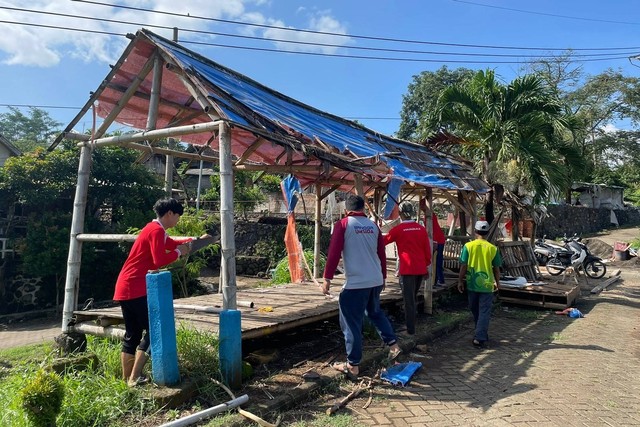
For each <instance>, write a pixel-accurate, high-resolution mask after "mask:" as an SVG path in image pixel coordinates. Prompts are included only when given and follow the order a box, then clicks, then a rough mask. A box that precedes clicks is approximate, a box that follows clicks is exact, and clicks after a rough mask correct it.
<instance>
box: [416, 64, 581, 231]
mask: <svg viewBox="0 0 640 427" xmlns="http://www.w3.org/2000/svg"><path fill="white" fill-rule="evenodd" d="M427 123H429V124H428V126H430V127H431V129H441V128H447V129H448V130H449V131H451V132H453V133H455V134H456V135H457V136H459V137H461V138H463V139H464V140H465V141H467V142H468V144H465V145H463V146H462V148H461V151H462V154H464V155H465V156H466V157H467V158H471V159H476V160H478V166H479V168H478V169H479V170H478V172H479V173H480V176H482V178H484V179H485V180H486V181H487V182H488V183H489V184H490V185H492V187H493V188H494V190H495V189H496V187H497V186H499V185H505V187H509V189H510V190H511V192H512V193H515V194H516V195H519V196H524V195H525V194H528V193H533V201H534V203H537V202H540V201H541V200H543V199H545V198H547V197H548V195H549V194H550V192H551V191H557V190H559V189H561V188H564V187H566V186H567V185H568V184H569V183H570V180H569V178H570V174H569V173H568V170H569V169H567V164H566V162H569V163H571V164H573V163H574V162H576V161H578V160H579V159H580V158H579V156H576V155H575V154H576V152H575V150H573V148H572V146H571V140H572V138H571V135H572V132H573V131H574V130H575V129H576V124H575V122H574V121H573V120H572V118H571V117H570V115H568V113H567V110H566V109H565V108H564V106H563V105H562V103H561V102H560V101H559V99H558V98H557V96H556V95H555V94H554V93H553V91H552V90H551V89H550V88H549V87H548V86H546V85H545V84H544V83H543V81H542V80H541V79H540V78H538V77H536V76H534V75H525V76H522V77H518V78H516V79H515V80H513V81H512V82H511V83H510V84H508V85H504V84H502V83H500V82H499V81H498V80H497V79H496V76H495V73H494V72H493V71H491V70H487V71H478V72H477V73H476V74H475V75H474V76H473V78H472V79H470V80H468V81H467V82H465V83H463V84H461V85H454V86H451V87H449V88H447V89H445V90H444V91H443V92H442V94H441V95H440V97H439V98H438V108H437V110H436V116H435V117H432V118H431V120H429V121H428V122H427ZM493 193H494V191H491V192H490V193H489V194H488V197H487V199H486V204H485V214H486V218H487V221H490V222H491V221H493V218H494V213H493Z"/></svg>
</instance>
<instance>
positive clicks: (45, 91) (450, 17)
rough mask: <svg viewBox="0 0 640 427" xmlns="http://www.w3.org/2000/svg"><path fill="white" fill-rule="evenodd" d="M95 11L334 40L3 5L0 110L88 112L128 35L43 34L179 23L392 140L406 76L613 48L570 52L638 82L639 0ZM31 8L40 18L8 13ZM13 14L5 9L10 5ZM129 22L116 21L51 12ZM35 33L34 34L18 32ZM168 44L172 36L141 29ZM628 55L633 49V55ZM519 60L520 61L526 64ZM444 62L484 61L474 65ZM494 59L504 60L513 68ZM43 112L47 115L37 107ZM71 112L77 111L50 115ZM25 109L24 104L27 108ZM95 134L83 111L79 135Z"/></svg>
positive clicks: (231, 58) (247, 4)
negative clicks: (84, 107) (601, 56)
mask: <svg viewBox="0 0 640 427" xmlns="http://www.w3.org/2000/svg"><path fill="white" fill-rule="evenodd" d="M92 1H94V2H97V3H103V4H110V5H120V6H132V7H138V8H143V9H153V10H157V11H161V12H172V13H179V14H187V13H188V14H190V15H191V16H201V17H209V18H217V19H224V20H232V21H239V22H245V23H254V24H260V25H268V26H273V27H287V28H292V29H303V30H313V31H318V32H325V33H332V34H341V35H343V36H337V35H326V34H314V33H302V32H295V31H283V30H278V29H277V28H266V27H255V26H254V27H251V26H246V25H239V24H228V23H220V22H213V21H209V20H201V19H193V18H186V17H178V16H172V15H167V14H153V13H145V12H142V11H139V10H131V9H126V8H122V7H112V6H105V5H99V4H91V3H88V2H82V1H72V0H32V1H30V2H25V1H24V0H0V21H12V22H18V23H19V24H11V23H6V22H0V28H1V29H2V34H3V36H2V37H1V38H0V104H2V105H0V113H2V112H6V111H8V110H7V108H6V107H5V105H6V104H10V105H24V104H26V105H34V106H42V108H43V109H44V110H46V111H48V112H49V114H50V115H51V116H52V117H53V118H54V119H56V120H58V121H60V122H62V123H63V125H66V124H67V123H68V122H69V121H70V120H71V119H72V118H73V117H74V116H75V115H76V114H77V111H78V110H79V108H80V107H81V106H82V105H84V103H85V102H86V101H87V99H88V97H89V92H91V91H93V90H95V89H96V88H97V87H98V86H99V84H100V82H101V81H102V79H103V78H104V77H105V76H106V75H107V73H108V72H109V64H113V63H114V62H115V61H116V59H117V58H118V57H119V56H120V54H121V53H122V50H123V48H124V46H125V45H126V43H127V42H128V40H127V39H126V38H124V37H122V36H121V37H117V36H106V35H100V34H95V33H86V32H73V31H65V30H60V29H53V28H44V27H42V25H49V26H54V27H71V28H80V29H84V30H91V31H107V32H115V33H121V34H124V33H127V32H130V33H133V32H135V31H136V30H137V29H138V28H140V26H141V25H140V24H144V25H145V26H147V25H160V26H168V27H173V26H178V27H179V28H181V30H180V39H181V40H185V41H186V40H190V41H199V42H205V43H216V44H222V45H235V46H246V47H254V48H255V47H258V48H262V49H271V50H277V52H266V51H256V50H244V49H234V48H230V47H213V46H199V45H195V44H185V46H186V47H188V48H189V49H192V50H195V51H197V52H198V53H201V54H203V55H205V56H207V57H209V58H210V59H212V60H214V61H216V62H218V63H220V64H222V65H224V66H227V67H229V68H232V69H234V70H236V71H238V72H240V73H243V74H245V75H247V76H248V77H250V78H253V79H254V80H257V81H258V82H260V83H262V84H265V85H267V86H269V87H271V88H273V89H275V90H277V91H280V92H282V93H284V94H286V95H288V96H291V97H293V98H295V99H298V100H300V101H302V102H304V103H307V104H309V105H311V106H313V107H315V108H319V109H321V110H324V111H327V112H330V113H332V114H336V115H339V116H342V117H347V118H354V119H357V120H358V121H360V122H361V123H363V124H364V125H365V126H367V127H369V128H371V129H373V130H376V131H379V132H381V133H385V134H393V133H394V132H395V131H396V130H397V128H398V125H399V123H400V120H399V117H400V109H401V106H402V96H403V95H404V94H405V93H406V91H407V86H408V85H409V83H410V82H411V80H412V77H413V76H414V75H417V74H419V73H420V72H422V71H434V70H436V69H438V68H439V67H441V66H442V65H447V66H448V67H450V68H456V67H460V66H464V67H468V68H472V69H484V68H491V69H495V70H496V72H497V73H498V74H499V75H500V76H501V77H502V78H503V79H504V80H505V81H510V80H512V79H513V78H514V77H515V76H517V75H518V74H522V67H523V65H524V64H525V62H526V61H527V58H526V57H524V56H526V55H549V54H550V53H553V52H555V53H559V52H560V50H558V49H568V48H573V49H604V48H630V49H622V50H613V51H611V50H609V51H605V50H600V51H596V50H593V51H580V52H577V53H581V54H594V53H597V54H602V53H606V54H607V55H609V57H611V56H616V57H621V58H622V59H608V60H606V61H596V62H584V63H582V65H583V67H584V70H585V72H587V73H589V74H597V73H599V72H601V71H603V70H605V69H606V68H610V67H611V68H621V69H622V71H623V72H624V73H625V74H627V75H630V76H638V75H640V61H630V60H629V59H627V58H628V57H629V56H635V55H640V40H638V37H637V34H638V33H639V30H640V13H639V12H640V2H638V1H636V0H611V1H608V2H603V1H596V0H582V1H578V0H563V1H557V0H555V1H551V0H538V1H536V2H531V1H515V0H477V1H475V0H469V1H466V0H465V1H462V0H429V1H425V0H406V1H379V0H369V1H360V0H349V1H333V0H331V1H322V2H309V1H298V2H295V1H290V0H221V1H218V0H92ZM16 8H18V9H28V10H30V11H39V12H46V13H35V12H26V11H17V10H15V9H16ZM12 9H13V10H12ZM54 13H55V14H68V15H76V16H83V17H92V18H98V19H108V20H115V21H119V22H122V21H127V22H134V23H136V24H134V25H129V24H119V23H113V22H104V21H96V20H86V19H79V18H72V17H68V16H66V17H65V16H59V15H52V14H54ZM25 24H36V26H31V25H25ZM149 29H150V30H152V31H154V32H157V33H159V34H161V35H163V36H165V37H169V38H170V37H171V31H170V30H164V29H158V28H149ZM184 29H192V30H201V31H212V32H219V33H226V34H232V35H242V36H251V37H260V38H264V39H265V40H261V41H257V40H249V39H241V38H232V37H227V36H220V35H217V36H214V35H206V34H197V33H189V32H186V31H184ZM358 36H368V37H376V38H390V39H401V40H414V41H422V42H435V43H449V44H464V45H475V46H478V45H484V46H498V47H507V46H509V47H529V48H531V47H539V48H545V49H548V50H512V49H504V48H501V49H489V48H486V47H485V48H481V47H471V46H467V47H457V46H442V45H437V44H424V43H422V44H418V43H400V42H392V41H379V40H378V41H376V40H366V39H363V38H360V37H358ZM275 39H280V40H295V41H298V42H307V43H323V44H325V45H329V46H317V45H315V46H313V45H300V44H298V45H291V44H286V43H283V42H282V41H275ZM634 47H635V49H633V48H634ZM358 48H384V49H402V50H415V51H430V52H440V53H438V54H426V53H398V52H384V51H371V50H362V49H358ZM292 51H298V52H308V53H313V54H324V55H345V56H374V57H395V58H413V59H429V60H431V61H434V62H417V61H398V60H394V61H390V60H373V59H357V58H345V57H332V56H320V55H302V54H296V53H292ZM452 53H457V54H461V53H467V54H468V53H476V54H477V53H481V54H501V55H505V54H515V55H520V56H519V57H495V56H494V57H489V56H480V57H473V56H471V57H470V56H455V55H451V54H452ZM523 55H524V56H523ZM451 60H470V61H481V62H483V63H480V64H472V63H467V64H463V63H453V62H447V61H451ZM498 61H510V62H513V63H511V64H505V63H499V62H498ZM45 106H46V107H45ZM49 106H52V107H53V106H57V107H77V109H60V108H49ZM24 110H25V111H26V109H24ZM90 127H91V117H90V115H87V116H86V117H85V118H84V119H83V120H82V121H81V123H79V124H78V126H77V128H76V129H77V130H78V131H83V130H84V129H87V128H90Z"/></svg>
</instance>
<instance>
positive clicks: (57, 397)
mask: <svg viewBox="0 0 640 427" xmlns="http://www.w3.org/2000/svg"><path fill="white" fill-rule="evenodd" d="M63 398H64V386H63V383H62V380H61V379H60V377H59V376H58V375H57V374H55V373H54V372H50V371H44V370H39V371H38V372H37V373H36V375H35V377H34V378H33V379H32V380H31V381H29V382H28V383H27V385H26V386H25V387H24V388H23V389H22V390H21V391H20V401H21V404H22V408H23V409H24V411H25V412H26V414H27V417H28V418H29V420H30V421H31V423H32V424H33V425H34V426H36V427H40V426H42V427H50V426H55V425H56V418H57V417H58V414H59V413H60V408H61V407H62V399H63Z"/></svg>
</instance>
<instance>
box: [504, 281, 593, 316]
mask: <svg viewBox="0 0 640 427" xmlns="http://www.w3.org/2000/svg"><path fill="white" fill-rule="evenodd" d="M579 296H580V286H579V285H576V284H564V283H556V282H544V283H543V284H541V285H529V286H526V287H524V288H506V287H503V288H501V289H500V290H499V291H498V297H499V298H500V301H502V302H508V303H512V304H520V305H529V306H534V307H542V308H554V309H565V308H567V307H570V306H571V305H572V304H573V303H574V302H575V301H576V300H577V299H578V297H579Z"/></svg>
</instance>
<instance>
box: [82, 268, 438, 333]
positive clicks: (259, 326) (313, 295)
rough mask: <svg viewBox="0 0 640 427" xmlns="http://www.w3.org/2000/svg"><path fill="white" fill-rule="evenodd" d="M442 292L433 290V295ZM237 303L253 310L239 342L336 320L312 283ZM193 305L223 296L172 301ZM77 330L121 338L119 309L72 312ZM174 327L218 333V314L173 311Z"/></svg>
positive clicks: (334, 307)
mask: <svg viewBox="0 0 640 427" xmlns="http://www.w3.org/2000/svg"><path fill="white" fill-rule="evenodd" d="M341 287H342V282H341V281H339V280H335V281H334V282H333V285H332V288H331V289H332V292H333V293H334V294H335V295H336V296H337V294H338V293H339V292H340V288H341ZM443 291H444V289H434V291H433V293H434V295H436V294H438V293H440V292H443ZM236 300H237V301H250V302H253V303H254V307H253V308H250V307H238V309H239V310H240V311H241V313H242V321H241V328H242V338H243V339H252V338H258V337H263V336H266V335H269V334H272V333H275V332H280V331H284V330H288V329H292V328H295V327H297V326H300V325H304V324H308V323H313V322H317V321H319V320H324V319H329V318H333V317H337V315H338V301H337V299H328V298H326V297H325V296H324V295H322V293H321V292H320V290H319V288H318V287H317V286H315V285H314V284H312V283H305V284H288V285H282V286H275V287H268V288H253V289H241V290H238V292H237V294H236ZM176 304H180V305H196V306H209V307H220V308H221V307H222V294H209V295H202V296H196V297H190V298H180V299H175V300H174V305H176ZM381 304H382V305H383V306H385V305H390V304H402V292H401V290H400V286H399V285H398V280H397V278H396V277H394V276H393V275H392V274H390V277H389V279H388V281H387V285H386V288H385V290H384V291H383V292H382V295H381ZM74 315H75V317H76V324H77V325H78V326H77V328H76V330H77V331H78V332H81V333H85V334H89V335H100V336H115V337H122V336H123V335H124V329H122V326H123V325H122V324H123V323H124V320H123V318H122V312H121V311H120V307H119V306H114V307H110V308H102V309H93V310H85V311H75V312H74ZM175 316H176V325H177V326H179V325H180V324H184V325H185V326H188V327H192V328H195V329H196V330H199V331H207V332H211V333H215V334H217V333H218V327H219V316H218V314H217V313H202V312H195V311H194V310H185V309H175Z"/></svg>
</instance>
